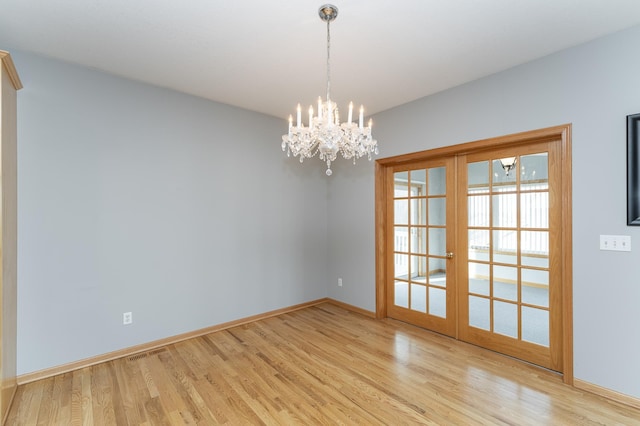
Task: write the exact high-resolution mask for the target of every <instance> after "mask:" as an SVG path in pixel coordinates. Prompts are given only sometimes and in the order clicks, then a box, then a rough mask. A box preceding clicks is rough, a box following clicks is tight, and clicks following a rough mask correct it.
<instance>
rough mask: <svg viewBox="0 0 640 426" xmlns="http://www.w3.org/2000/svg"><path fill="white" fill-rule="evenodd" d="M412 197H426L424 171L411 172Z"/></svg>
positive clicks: (425, 173)
mask: <svg viewBox="0 0 640 426" xmlns="http://www.w3.org/2000/svg"><path fill="white" fill-rule="evenodd" d="M411 187H412V191H411V193H412V195H413V196H418V197H424V196H425V195H427V172H426V171H425V170H423V169H422V170H412V171H411Z"/></svg>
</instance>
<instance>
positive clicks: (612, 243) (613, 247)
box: [600, 235, 631, 251]
mask: <svg viewBox="0 0 640 426" xmlns="http://www.w3.org/2000/svg"><path fill="white" fill-rule="evenodd" d="M600 250H610V251H631V236H630V235H600Z"/></svg>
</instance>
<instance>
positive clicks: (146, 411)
mask: <svg viewBox="0 0 640 426" xmlns="http://www.w3.org/2000/svg"><path fill="white" fill-rule="evenodd" d="M7 424H8V425H32V424H33V425H43V426H46V425H65V426H66V425H70V424H77V425H93V424H95V425H118V426H119V425H154V426H155V425H215V424H226V425H240V424H252V425H254V424H255V425H260V424H264V425H295V424H300V425H312V424H320V425H322V424H331V425H333V424H346V425H355V424H362V425H378V424H380V425H382V424H427V425H429V424H433V425H442V424H446V425H449V424H456V425H458V424H464V425H467V424H491V425H503V424H504V425H513V424H517V425H539V424H554V425H555V424H558V425H560V424H561V425H596V424H598V425H616V424H620V425H640V411H639V410H637V409H634V408H632V407H629V406H625V405H622V404H620V403H616V402H613V401H610V400H606V399H604V398H602V397H599V396H596V395H592V394H590V393H588V392H584V391H581V390H578V389H575V388H572V387H570V386H567V385H565V384H564V383H563V382H562V379H561V377H560V376H558V375H557V374H556V373H553V372H551V371H548V370H544V369H542V368H539V367H535V366H532V365H529V364H525V363H522V362H519V361H517V360H514V359H512V358H508V357H505V356H502V355H499V354H496V353H493V352H489V351H486V350H483V349H480V348H477V347H475V346H472V345H469V344H466V343H463V342H459V341H456V340H453V339H450V338H448V337H445V336H442V335H438V334H435V333H431V332H428V331H425V330H422V329H420V328H417V327H414V326H411V325H407V324H404V323H401V322H398V321H394V320H374V319H372V318H369V317H366V316H363V315H361V314H357V313H354V312H350V311H347V310H345V309H343V308H342V307H338V306H335V305H332V304H328V303H327V304H321V305H317V306H314V307H308V308H305V309H301V310H298V311H294V312H290V313H287V314H283V315H280V316H275V317H270V318H266V319H262V320H260V321H257V322H253V323H247V324H243V325H239V326H236V327H233V328H229V329H227V330H222V331H217V332H214V333H211V334H208V335H204V336H200V337H196V338H193V339H190V340H186V341H183V342H180V343H176V344H171V345H168V346H167V347H165V348H160V349H158V350H155V351H151V352H148V353H142V354H138V355H136V356H132V357H128V358H122V359H117V360H114V361H109V362H106V363H103V364H98V365H95V366H92V367H88V368H84V369H82V370H77V371H74V372H72V373H66V374H63V375H60V376H56V377H53V378H49V379H44V380H42V381H39V382H32V383H29V384H26V385H23V386H20V387H19V388H18V392H17V393H16V397H15V402H14V404H13V406H12V408H11V411H10V413H9V416H8V421H7Z"/></svg>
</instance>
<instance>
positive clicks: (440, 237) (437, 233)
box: [429, 228, 447, 256]
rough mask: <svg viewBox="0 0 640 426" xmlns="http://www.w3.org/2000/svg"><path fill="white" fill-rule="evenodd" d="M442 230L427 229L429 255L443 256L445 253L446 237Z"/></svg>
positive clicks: (444, 230)
mask: <svg viewBox="0 0 640 426" xmlns="http://www.w3.org/2000/svg"><path fill="white" fill-rule="evenodd" d="M446 235H447V234H446V229H444V228H429V254H430V255H432V256H444V255H445V254H446V251H447V236H446Z"/></svg>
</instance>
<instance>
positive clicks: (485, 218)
mask: <svg viewBox="0 0 640 426" xmlns="http://www.w3.org/2000/svg"><path fill="white" fill-rule="evenodd" d="M467 210H468V215H469V218H468V223H469V226H478V227H479V226H482V227H487V226H489V196H488V195H474V196H469V197H468V199H467Z"/></svg>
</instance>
